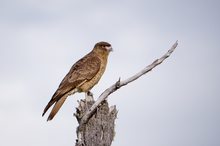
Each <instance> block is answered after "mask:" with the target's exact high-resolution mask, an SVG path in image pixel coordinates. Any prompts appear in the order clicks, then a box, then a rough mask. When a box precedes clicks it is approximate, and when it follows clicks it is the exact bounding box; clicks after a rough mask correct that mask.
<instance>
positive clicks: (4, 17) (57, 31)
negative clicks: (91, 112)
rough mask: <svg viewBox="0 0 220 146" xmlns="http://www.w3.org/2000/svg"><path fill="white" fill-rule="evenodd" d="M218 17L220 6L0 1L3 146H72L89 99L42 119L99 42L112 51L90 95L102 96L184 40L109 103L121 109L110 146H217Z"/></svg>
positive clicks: (200, 0)
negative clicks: (78, 112)
mask: <svg viewBox="0 0 220 146" xmlns="http://www.w3.org/2000/svg"><path fill="white" fill-rule="evenodd" d="M219 18H220V2H219V1H218V0H209V1H207V0H206V1H205V0H185V1H180V0H166V1H163V0H133V1H132V0H127V1H125V0H121V1H116V0H111V1H101V0H93V1H85V0H81V1H77V0H7V1H6V0H0V69H1V70H0V92H1V96H0V144H1V145H7V146H13V145H23V146H28V145H31V146H40V145H41V146H48V145H51V146H60V145H66V146H71V145H74V143H75V139H76V127H77V125H78V124H77V121H76V119H75V117H73V113H74V112H75V107H76V106H77V100H80V99H82V98H84V94H82V93H81V94H79V93H78V94H75V95H74V96H70V97H69V98H68V99H67V102H65V104H64V105H63V107H62V109H61V110H60V112H59V113H58V114H57V116H56V117H55V119H54V120H53V121H51V122H46V117H43V118H42V117H41V114H42V112H43V109H44V107H45V106H46V104H47V103H48V101H49V100H50V98H51V96H52V95H53V93H54V92H55V90H56V89H57V87H58V85H59V83H60V82H61V80H62V79H63V77H64V76H65V75H66V73H67V72H68V71H69V69H70V67H71V66H72V65H73V63H75V62H76V61H77V60H78V59H80V58H81V57H83V56H84V55H85V54H87V53H88V52H90V51H91V49H92V48H93V46H94V45H95V43H97V42H99V41H107V42H109V43H111V44H112V46H113V49H114V52H113V53H112V54H110V57H109V62H108V66H107V69H106V72H105V74H104V76H103V77H102V79H101V81H100V82H99V84H98V85H97V86H95V87H94V88H93V89H92V92H93V94H94V96H95V98H98V96H99V95H100V94H101V93H102V92H103V91H104V90H105V89H106V88H107V87H109V86H110V85H112V84H113V83H115V82H116V81H117V80H118V79H119V77H121V79H122V80H123V79H126V78H128V77H130V76H131V75H133V74H135V73H136V72H138V71H140V70H141V69H143V68H144V67H145V66H146V65H148V64H150V63H151V62H152V61H154V60H155V59H156V58H159V57H161V56H162V55H163V54H164V53H165V52H166V51H167V50H168V49H169V48H170V47H171V46H172V45H173V43H175V41H176V40H179V45H178V47H177V49H176V51H175V52H174V53H173V54H172V55H171V56H170V58H168V59H167V60H165V62H163V63H162V64H161V65H159V66H158V67H157V68H155V69H154V70H153V71H151V72H150V73H148V74H146V75H145V76H143V77H142V78H140V79H138V80H137V81H135V82H132V83H131V84H128V85H127V86H125V87H123V88H121V89H120V90H118V91H116V92H115V93H113V94H112V95H110V96H109V99H108V101H109V103H110V104H111V105H116V106H117V109H118V110H119V113H118V119H117V120H116V129H115V130H116V136H115V139H114V141H113V144H112V146H123V145H126V146H134V145H139V146H145V145H146V146H219V145H220V139H219V135H220V106H219V105H220V99H219V98H220V90H219V87H220V82H219V77H218V76H219V75H220V69H219V61H220V59H219V54H220V48H219V41H220V40H219V38H220V27H219V26H220V19H219ZM46 116H47V115H46Z"/></svg>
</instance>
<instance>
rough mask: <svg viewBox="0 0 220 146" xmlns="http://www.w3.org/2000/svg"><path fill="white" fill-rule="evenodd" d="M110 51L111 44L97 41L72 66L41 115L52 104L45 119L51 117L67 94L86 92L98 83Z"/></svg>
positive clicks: (50, 118)
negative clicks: (90, 49) (89, 50)
mask: <svg viewBox="0 0 220 146" xmlns="http://www.w3.org/2000/svg"><path fill="white" fill-rule="evenodd" d="M111 51H112V47H111V44H109V43H107V42H99V43H97V44H96V45H95V46H94V48H93V50H92V51H91V52H90V53H88V54H87V55H86V56H84V57H83V58H82V59H80V60H79V61H77V62H76V63H75V64H74V65H73V66H72V68H71V69H70V71H69V72H68V74H67V75H66V76H65V77H64V79H63V80H62V82H61V83H60V85H59V87H58V89H57V90H56V92H55V93H54V95H53V96H52V98H51V100H50V101H49V103H48V104H47V106H46V107H45V109H44V112H43V114H42V116H44V114H45V113H46V112H47V110H48V109H49V108H50V107H51V106H52V105H54V106H53V108H52V110H51V112H50V115H49V117H48V119H47V121H49V120H52V119H53V117H54V116H55V115H56V113H57V112H58V111H59V109H60V107H61V106H62V105H63V103H64V101H65V100H66V98H67V97H68V96H69V95H71V94H74V93H76V92H86V94H87V92H89V90H90V89H92V87H93V86H94V85H96V84H97V83H98V81H99V80H100V78H101V77H102V75H103V73H104V71H105V68H106V64H107V59H108V55H109V53H110V52H111Z"/></svg>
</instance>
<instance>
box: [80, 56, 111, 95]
mask: <svg viewBox="0 0 220 146" xmlns="http://www.w3.org/2000/svg"><path fill="white" fill-rule="evenodd" d="M106 64H107V60H106V59H103V60H102V63H101V66H100V69H99V71H98V73H97V74H96V75H95V76H94V77H93V78H92V79H91V80H89V81H88V82H86V83H85V84H83V85H82V86H81V87H80V88H81V91H82V92H88V91H89V90H90V89H91V88H92V87H93V86H94V85H96V84H97V83H98V81H99V80H100V78H101V77H102V75H103V73H104V71H105V68H106Z"/></svg>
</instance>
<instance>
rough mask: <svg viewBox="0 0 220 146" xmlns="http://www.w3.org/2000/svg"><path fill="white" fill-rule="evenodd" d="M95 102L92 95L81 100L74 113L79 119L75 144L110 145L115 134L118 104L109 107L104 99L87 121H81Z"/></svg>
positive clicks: (86, 145) (90, 145) (80, 145)
mask: <svg viewBox="0 0 220 146" xmlns="http://www.w3.org/2000/svg"><path fill="white" fill-rule="evenodd" d="M94 103H95V101H94V99H93V97H92V96H91V95H90V96H89V97H86V99H84V100H81V101H80V102H79V106H78V108H77V110H76V113H75V114H74V115H75V116H76V118H77V120H78V123H79V126H78V127H77V131H76V132H77V140H76V144H75V146H110V145H111V143H112V141H113V138H114V135H115V131H114V128H115V119H116V117H117V110H116V106H111V107H109V105H108V102H107V101H106V100H104V101H103V102H102V103H101V104H100V105H99V106H98V107H97V108H96V110H95V111H94V112H93V114H92V116H91V117H89V120H88V121H87V122H86V123H81V118H82V116H83V115H85V113H86V111H88V109H90V108H91V106H92V105H93V104H94Z"/></svg>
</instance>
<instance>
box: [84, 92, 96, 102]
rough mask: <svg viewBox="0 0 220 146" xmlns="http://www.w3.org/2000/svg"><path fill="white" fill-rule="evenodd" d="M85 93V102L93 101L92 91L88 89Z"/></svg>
mask: <svg viewBox="0 0 220 146" xmlns="http://www.w3.org/2000/svg"><path fill="white" fill-rule="evenodd" d="M85 94H86V101H87V102H89V101H94V99H93V94H92V92H90V91H88V92H86V93H85Z"/></svg>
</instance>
